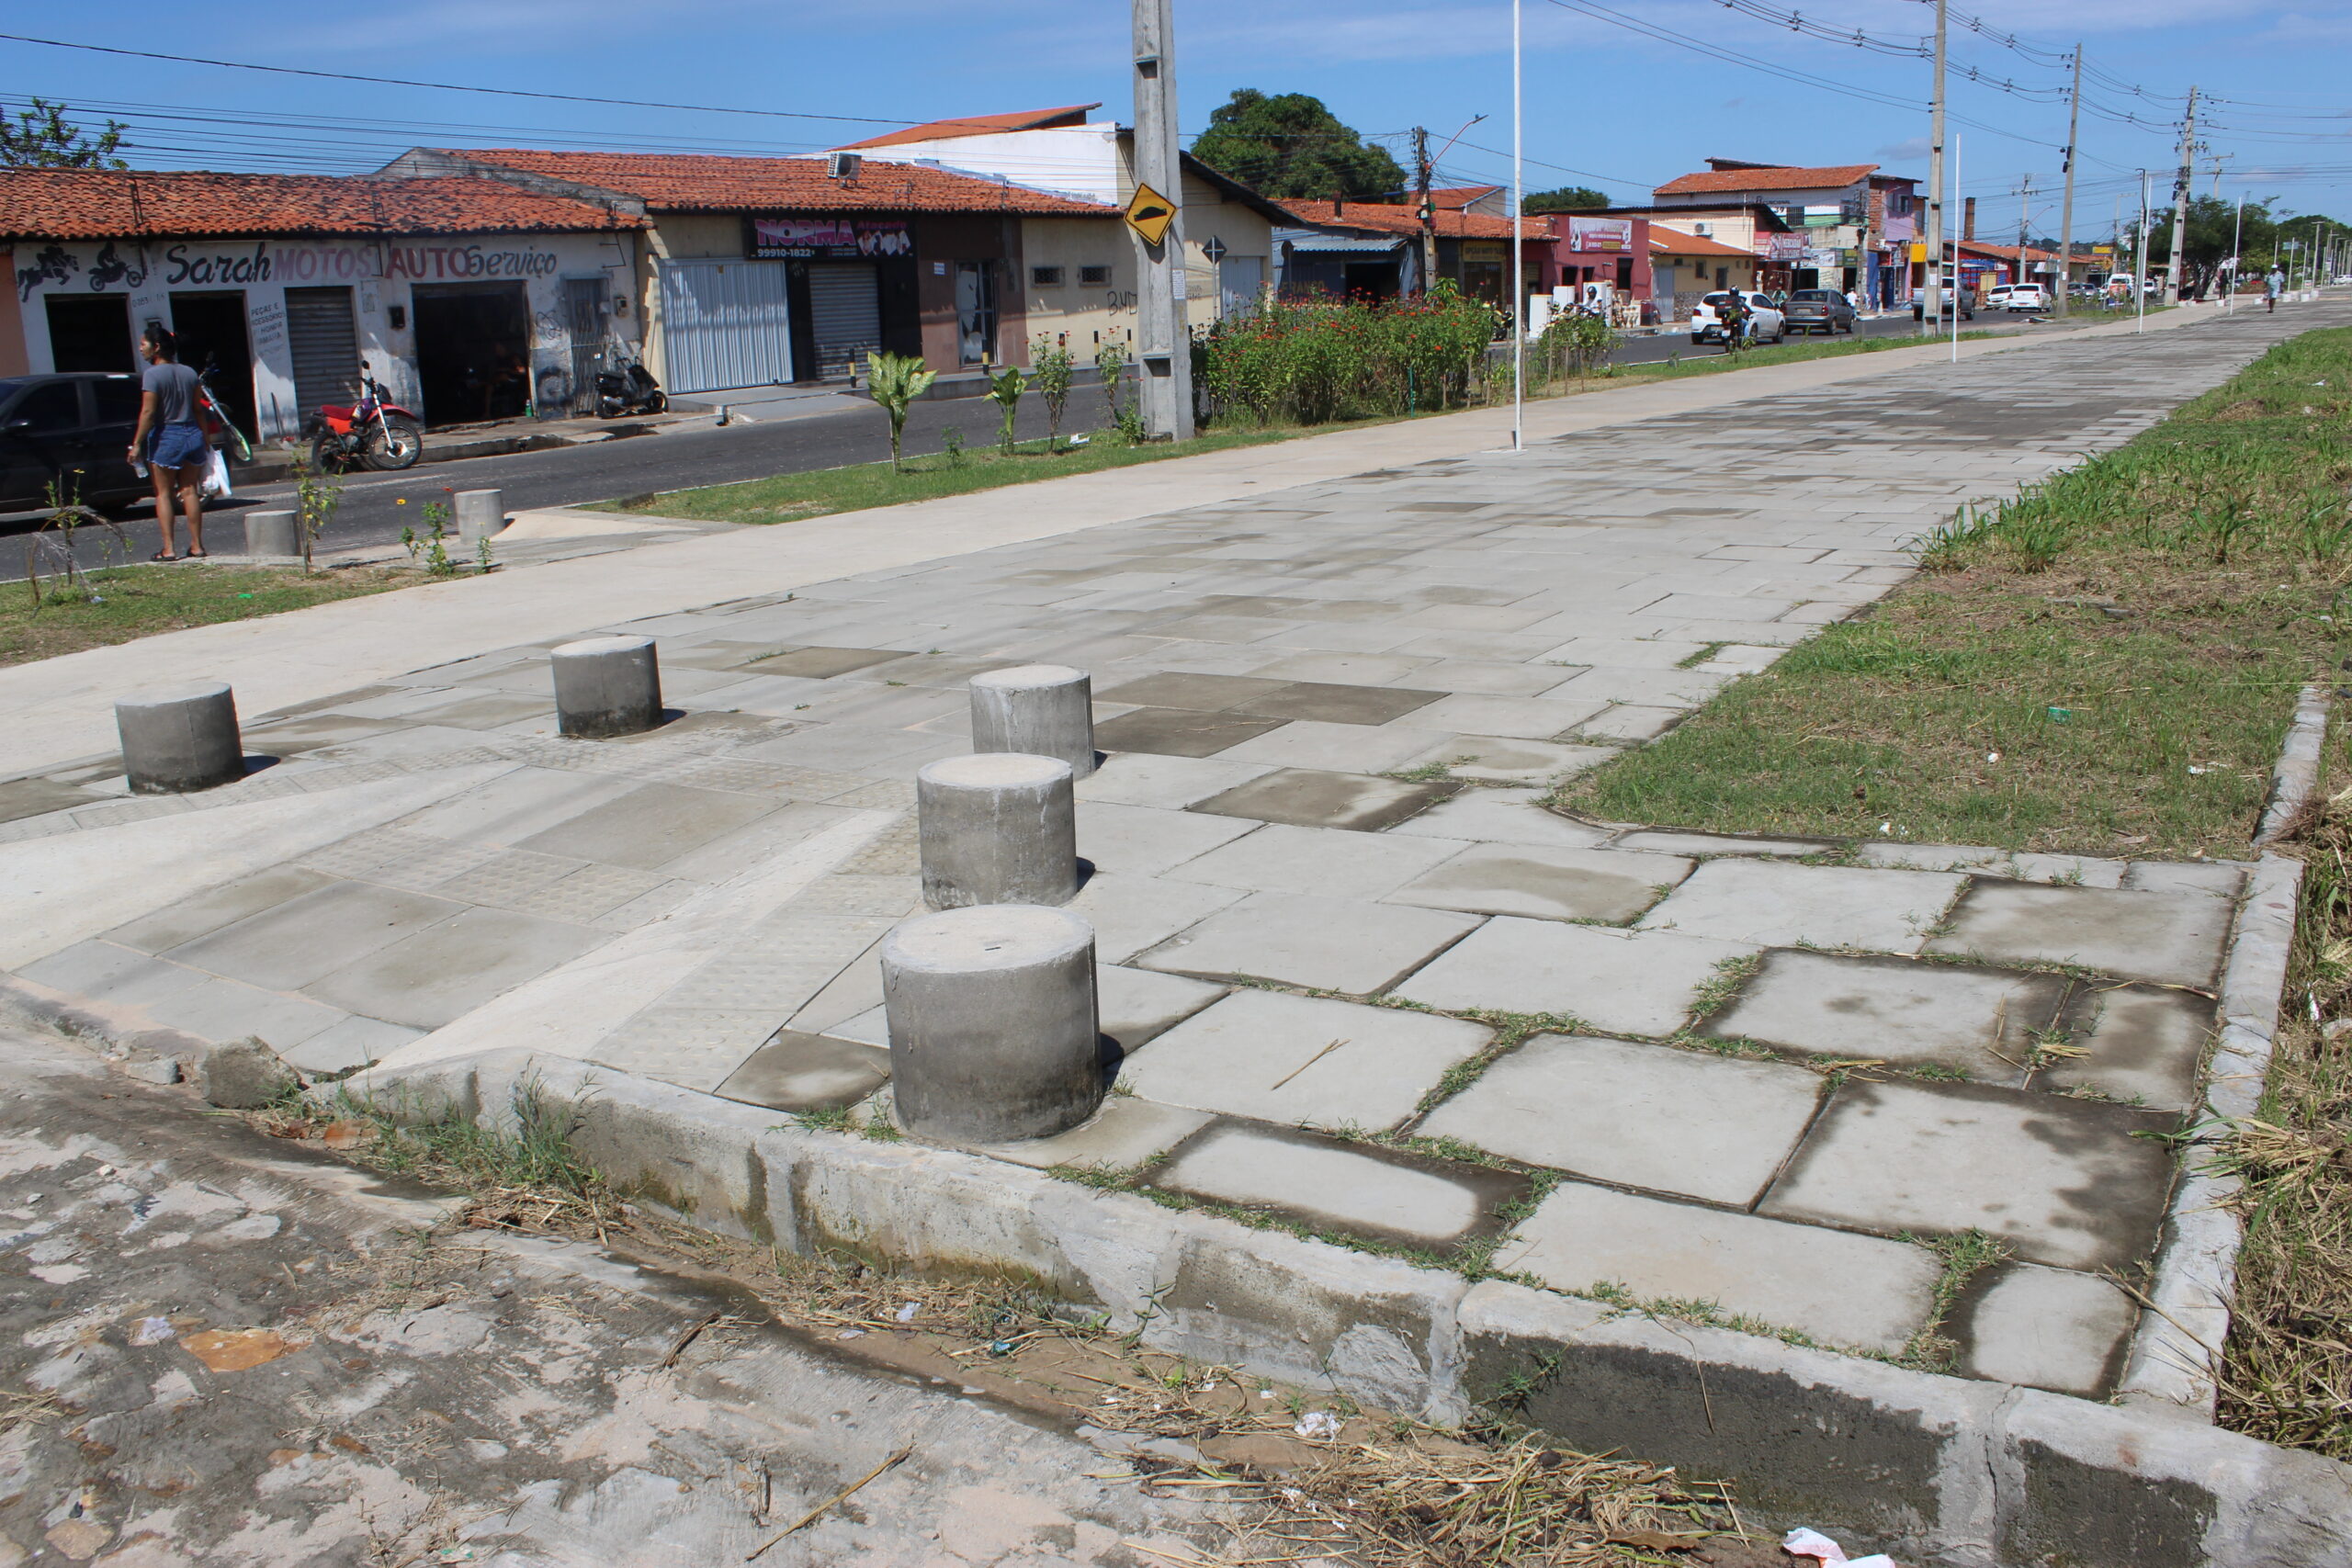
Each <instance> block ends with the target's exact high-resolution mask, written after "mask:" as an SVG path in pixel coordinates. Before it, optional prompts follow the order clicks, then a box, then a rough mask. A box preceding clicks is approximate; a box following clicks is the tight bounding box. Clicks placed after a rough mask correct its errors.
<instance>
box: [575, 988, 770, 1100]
mask: <svg viewBox="0 0 2352 1568" xmlns="http://www.w3.org/2000/svg"><path fill="white" fill-rule="evenodd" d="M774 1031H775V1014H773V1013H770V1012H725V1011H719V1010H712V1009H699V1008H648V1009H646V1010H644V1011H643V1012H640V1013H639V1014H638V1015H637V1016H636V1017H634V1018H632V1019H630V1020H629V1021H628V1022H627V1023H625V1024H623V1025H622V1026H621V1027H620V1028H619V1029H617V1030H616V1031H615V1032H613V1033H611V1034H610V1035H607V1036H606V1037H605V1039H603V1040H601V1041H599V1042H597V1044H596V1055H595V1060H597V1061H599V1062H602V1063H604V1064H605V1066H613V1067H618V1068H620V1069H621V1070H622V1071H624V1072H631V1073H642V1074H643V1075H644V1076H645V1077H650V1078H660V1079H662V1081H663V1082H665V1083H673V1084H677V1085H679V1086H680V1087H682V1088H684V1089H704V1090H707V1091H714V1092H715V1091H716V1090H717V1089H718V1086H719V1085H720V1084H722V1083H724V1082H726V1081H727V1079H728V1077H729V1076H731V1075H732V1074H733V1073H734V1072H735V1071H736V1070H737V1069H738V1068H739V1067H741V1066H742V1065H743V1063H744V1062H746V1061H747V1060H749V1059H750V1057H751V1055H752V1052H753V1051H755V1050H756V1049H757V1048H758V1047H759V1045H760V1043H761V1042H762V1041H763V1040H765V1039H767V1037H768V1036H769V1035H770V1034H771V1033H772V1032H774Z"/></svg>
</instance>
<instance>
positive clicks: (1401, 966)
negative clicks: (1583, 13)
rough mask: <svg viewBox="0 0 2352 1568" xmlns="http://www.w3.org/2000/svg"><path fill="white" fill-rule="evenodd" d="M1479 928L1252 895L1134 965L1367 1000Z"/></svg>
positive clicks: (1403, 910) (1404, 913)
mask: <svg viewBox="0 0 2352 1568" xmlns="http://www.w3.org/2000/svg"><path fill="white" fill-rule="evenodd" d="M1477 924H1478V921H1477V918H1476V916H1471V915H1457V914H1453V913H1449V912H1447V911H1443V910H1439V909H1416V908H1407V907H1404V906H1401V905H1395V904H1371V903H1351V902H1350V901H1348V900H1345V899H1340V898H1316V897H1306V896H1303V895H1300V894H1295V893H1252V894H1250V895H1249V896H1248V897H1245V898H1243V899H1242V900H1241V901H1240V902H1239V903H1238V904H1235V905H1233V906H1232V907H1230V908H1226V909H1221V910H1219V911H1218V912H1217V913H1216V914H1214V915H1211V916H1209V917H1208V918H1207V919H1204V920H1203V921H1201V923H1200V924H1198V925H1196V926H1193V927H1192V928H1191V929H1190V930H1188V931H1180V932H1178V933H1177V934H1176V935H1175V936H1172V937H1170V939H1169V940H1168V941H1166V942H1162V943H1160V944H1159V946H1158V947H1155V948H1153V949H1151V950H1150V951H1149V952H1148V953H1143V954H1142V955H1141V956H1139V957H1138V958H1137V959H1136V963H1137V964H1142V965H1143V966H1144V967H1145V968H1147V969H1162V970H1167V971H1169V972H1170V973H1173V974H1179V975H1211V976H1237V977H1244V978H1255V979H1261V980H1280V981H1283V982H1285V983H1286V984H1289V985H1293V986H1303V987H1306V988H1307V989H1309V990H1316V991H1345V992H1347V993H1348V994H1350V995H1351V996H1371V995H1373V994H1374V993H1375V992H1378V991H1384V990H1386V989H1387V988H1388V987H1390V986H1391V985H1393V984H1395V983H1396V981H1397V979H1399V978H1400V977H1402V976H1405V975H1407V974H1408V973H1409V972H1411V971H1412V970H1413V969H1415V968H1417V967H1419V965H1420V964H1425V963H1427V962H1428V961H1429V959H1430V955H1431V954H1433V953H1438V952H1440V951H1441V950H1442V949H1444V948H1446V947H1449V946H1451V945H1452V944H1453V943H1454V942H1456V941H1458V940H1460V939H1461V938H1462V936H1463V935H1464V933H1465V932H1468V931H1473V930H1474V929H1476V926H1477ZM1415 999H1417V1000H1428V999H1429V998H1420V997H1417V998H1415ZM1439 1005H1441V1006H1443V1005H1448V1004H1443V1003H1441V1004H1439ZM1462 1005H1464V1006H1472V1007H1476V1006H1484V1005H1487V1004H1484V1003H1477V1002H1472V1003H1465V1004H1462ZM1527 1010H1528V1011H1540V1009H1527Z"/></svg>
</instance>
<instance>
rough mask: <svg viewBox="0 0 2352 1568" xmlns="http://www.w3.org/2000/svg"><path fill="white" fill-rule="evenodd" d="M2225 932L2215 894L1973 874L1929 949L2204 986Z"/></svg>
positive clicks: (2218, 961)
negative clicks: (2035, 882)
mask: <svg viewBox="0 0 2352 1568" xmlns="http://www.w3.org/2000/svg"><path fill="white" fill-rule="evenodd" d="M2229 934H2230V909H2229V906H2227V905H2226V904H2224V903H2222V902H2221V901H2220V900H2218V899H2211V898H2184V897H2179V896H2178V895H2176V894H2168V893H2137V892H2131V891H2124V890H2110V889H2108V888H2103V887H2036V886H2023V885H2020V884H2018V883H2014V882H1991V881H1979V882H1977V883H1975V884H1974V885H1973V886H1971V887H1970V888H1969V890H1968V891H1967V892H1966V893H1965V894H1963V895H1962V897H1961V900H1960V908H1959V910H1958V911H1957V912H1956V914H1955V915H1954V917H1953V919H1952V922H1951V931H1948V932H1947V933H1946V934H1944V935H1942V936H1939V937H1938V938H1936V939H1935V941H1933V942H1929V943H1928V952H1930V953H1973V954H1974V955H1976V956H1978V957H1982V958H1988V959H1991V960H1993V961H1994V962H1996V963H1998V962H2001V961H2003V960H2008V961H2011V962H2027V963H2031V962H2037V961H2039V962H2042V963H2057V964H2081V965H2082V966H2083V967H2085V968H2086V969H2095V970H2097V971H2098V973H2100V974H2102V975H2112V976H2116V977H2117V978H2118V979H2122V980H2154V981H2157V982H2159V983H2163V984H2169V985H2179V986H2210V985H2211V984H2212V983H2213V980H2214V977H2215V976H2216V975H2217V974H2218V973H2219V971H2220V969H2221V966H2222V942H2223V941H2225V940H2226V939H2227V938H2228V936H2229Z"/></svg>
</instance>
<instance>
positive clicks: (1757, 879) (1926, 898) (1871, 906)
mask: <svg viewBox="0 0 2352 1568" xmlns="http://www.w3.org/2000/svg"><path fill="white" fill-rule="evenodd" d="M1961 884H1962V879H1961V878H1960V877H1957V876H1951V875H1947V874H1941V873H1938V872H1928V871H1860V870H1856V869H1854V868H1852V867H1849V866H1833V865H1782V864H1776V863H1773V862H1770V861H1758V860H1718V861H1710V862H1708V863H1706V864H1705V865H1702V866H1701V867H1700V868H1699V869H1698V870H1697V871H1696V872H1694V873H1692V874H1691V879H1690V880H1689V881H1687V882H1685V883H1683V884H1682V886H1679V887H1677V888H1676V889H1675V890H1674V891H1673V892H1672V893H1671V894H1669V895H1668V897H1667V899H1666V901H1665V902H1664V903H1662V904H1660V905H1659V906H1658V907H1657V908H1655V909H1652V910H1651V911H1650V912H1649V913H1648V914H1647V915H1645V916H1644V917H1643V918H1642V927H1643V929H1644V930H1645V931H1684V932H1688V933H1689V934H1690V935H1692V936H1713V937H1722V938H1723V939H1724V940H1725V941H1726V942H1763V943H1767V944H1770V945H1772V946H1793V945H1796V944H1798V943H1804V945H1807V946H1811V947H1860V948H1869V949H1873V950H1875V951H1877V952H1880V953H1917V951H1918V950H1919V946H1920V944H1921V943H1922V942H1926V941H1927V937H1928V931H1929V930H1931V929H1932V928H1933V927H1934V925H1935V923H1936V920H1937V919H1938V918H1939V916H1941V915H1942V913H1943V912H1944V910H1945V909H1946V908H1949V907H1950V906H1951V901H1952V898H1953V897H1954V896H1955V895H1957V894H1958V893H1959V891H1960V889H1961Z"/></svg>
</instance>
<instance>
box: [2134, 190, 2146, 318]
mask: <svg viewBox="0 0 2352 1568" xmlns="http://www.w3.org/2000/svg"><path fill="white" fill-rule="evenodd" d="M2135 237H2136V239H2137V240H2138V242H2139V250H2140V254H2139V259H2138V260H2137V261H2134V262H2133V263H2132V264H2131V267H2132V278H2131V292H2132V293H2133V294H2134V295H2135V296H2137V297H2138V298H2137V303H2136V304H2135V305H2134V307H2133V308H2134V309H2135V310H2137V311H2138V312H2139V320H2140V324H2139V326H2138V327H2137V328H2136V329H2135V330H2136V331H2139V332H2146V331H2147V330H2148V171H2147V170H2145V169H2143V170H2141V171H2140V223H2139V228H2138V231H2137V234H2136V236H2135Z"/></svg>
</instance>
